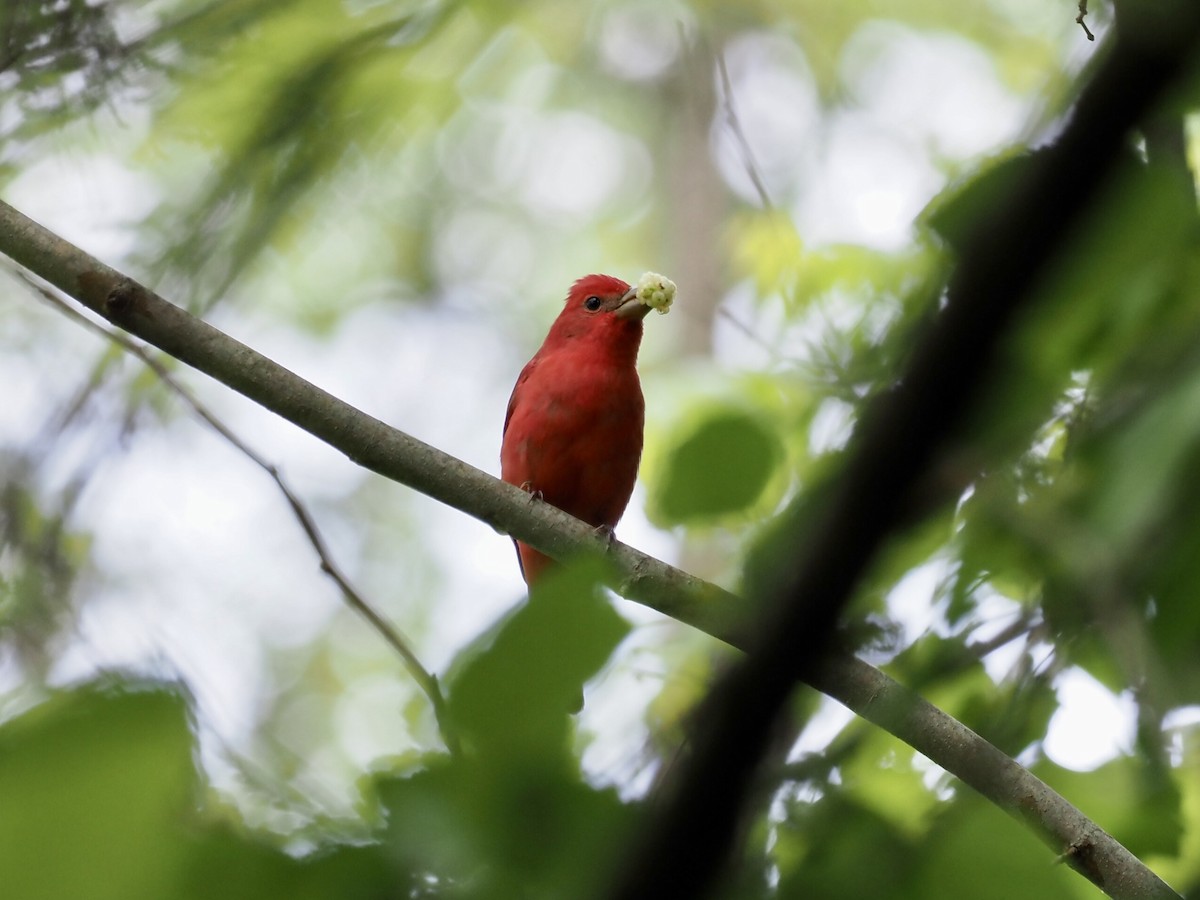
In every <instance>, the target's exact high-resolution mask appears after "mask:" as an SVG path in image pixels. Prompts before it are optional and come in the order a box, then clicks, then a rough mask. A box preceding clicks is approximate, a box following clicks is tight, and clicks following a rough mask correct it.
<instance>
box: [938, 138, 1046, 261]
mask: <svg viewBox="0 0 1200 900" xmlns="http://www.w3.org/2000/svg"><path fill="white" fill-rule="evenodd" d="M1038 158H1039V157H1038V156H1037V154H1036V153H1019V154H1014V155H1011V156H1004V157H1001V158H1000V159H997V160H994V161H993V162H992V163H991V164H989V165H987V166H986V167H984V168H983V169H982V171H979V172H977V173H976V174H974V175H973V176H972V177H971V178H970V179H969V180H968V181H966V182H964V183H962V184H956V185H952V186H951V187H949V188H947V189H946V190H945V191H943V192H942V193H941V194H939V195H938V196H937V197H935V198H934V199H933V201H932V202H931V203H930V204H929V205H928V206H927V207H926V208H925V210H924V212H922V213H921V216H920V220H921V221H922V222H923V224H925V225H926V226H928V227H929V228H930V229H931V230H932V231H933V232H934V233H935V234H937V236H938V237H940V238H941V239H942V240H943V241H945V242H946V243H947V244H948V245H949V246H950V247H951V248H953V249H954V250H955V251H962V249H963V248H964V247H965V246H966V245H967V244H968V243H970V241H972V240H974V237H975V235H976V233H978V232H979V231H980V230H981V229H983V228H986V227H987V223H988V221H989V220H990V218H991V213H992V210H994V209H995V208H996V207H997V206H999V205H1000V204H1001V203H1002V202H1007V201H1008V200H1009V198H1010V196H1011V194H1012V192H1013V190H1014V189H1015V188H1016V187H1017V185H1019V184H1020V183H1021V182H1022V181H1023V180H1024V179H1025V178H1027V177H1028V176H1029V170H1030V167H1031V166H1034V165H1037V160H1038Z"/></svg>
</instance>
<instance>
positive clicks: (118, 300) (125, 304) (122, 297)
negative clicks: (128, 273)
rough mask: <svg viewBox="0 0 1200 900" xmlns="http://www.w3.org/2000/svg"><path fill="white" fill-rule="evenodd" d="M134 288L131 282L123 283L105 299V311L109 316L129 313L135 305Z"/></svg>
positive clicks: (118, 284)
mask: <svg viewBox="0 0 1200 900" xmlns="http://www.w3.org/2000/svg"><path fill="white" fill-rule="evenodd" d="M133 291H134V286H133V283H132V282H130V281H121V282H118V283H117V285H116V286H115V287H114V288H113V289H112V290H111V291H109V292H108V295H107V296H106V297H105V298H104V309H105V311H107V312H108V313H109V315H113V316H119V315H122V314H124V313H126V312H128V311H129V307H130V306H131V305H132V304H133Z"/></svg>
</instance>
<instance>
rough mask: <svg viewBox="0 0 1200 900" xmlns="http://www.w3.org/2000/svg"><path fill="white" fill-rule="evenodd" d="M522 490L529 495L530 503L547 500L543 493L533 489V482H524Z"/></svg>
mask: <svg viewBox="0 0 1200 900" xmlns="http://www.w3.org/2000/svg"><path fill="white" fill-rule="evenodd" d="M521 490H523V491H524V492H525V493H527V494H528V495H529V500H530V502H533V501H535V500H545V499H546V498H545V497H543V496H542V492H541V491H536V490H534V489H533V482H532V481H526V482H523V483H522V484H521Z"/></svg>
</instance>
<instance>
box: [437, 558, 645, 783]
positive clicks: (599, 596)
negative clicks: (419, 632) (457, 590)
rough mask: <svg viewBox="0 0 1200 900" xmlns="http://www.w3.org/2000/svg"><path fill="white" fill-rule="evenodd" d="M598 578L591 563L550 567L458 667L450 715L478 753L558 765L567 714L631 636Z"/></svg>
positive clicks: (594, 562)
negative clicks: (526, 597) (524, 599)
mask: <svg viewBox="0 0 1200 900" xmlns="http://www.w3.org/2000/svg"><path fill="white" fill-rule="evenodd" d="M601 574H602V569H601V563H600V562H599V561H597V560H587V559H584V560H577V561H574V562H572V563H571V564H570V565H564V566H559V567H556V568H554V569H553V570H551V571H550V573H549V574H547V575H546V576H545V577H544V578H543V579H542V580H540V581H539V582H538V585H537V588H536V589H535V590H534V591H533V592H532V593H531V595H530V598H529V600H528V602H526V603H525V604H524V605H523V606H522V607H520V608H519V609H518V610H517V611H516V612H515V613H513V614H511V615H509V616H508V617H507V619H506V620H505V621H504V622H503V623H502V625H501V626H500V628H499V629H498V630H497V631H496V632H495V634H494V636H492V638H491V640H490V643H489V644H488V645H487V646H486V647H485V648H484V649H482V650H481V651H476V652H474V653H473V654H472V655H471V656H470V657H469V658H467V659H465V660H464V661H462V663H460V664H456V668H458V672H457V674H456V675H455V676H454V677H453V679H452V681H451V683H450V685H449V688H450V697H449V704H450V712H451V715H452V717H453V719H454V722H455V723H456V725H457V727H459V728H460V729H462V731H463V733H464V736H465V737H466V739H467V741H468V743H469V744H471V745H472V746H473V747H474V748H475V750H476V751H477V752H479V753H483V754H485V755H488V756H497V755H500V756H520V755H526V756H527V757H528V759H530V760H531V761H549V760H559V759H560V758H561V754H563V753H564V752H565V750H566V738H567V734H568V713H570V712H573V711H575V710H577V709H578V707H579V703H580V698H581V697H582V693H583V686H584V684H585V683H586V682H587V680H588V679H589V678H591V677H592V676H593V675H595V674H596V672H597V671H599V669H600V667H601V666H602V665H604V662H605V661H606V660H607V659H608V657H609V656H610V655H611V653H612V651H613V650H614V649H615V648H616V646H617V644H618V643H619V642H620V641H621V639H622V638H623V637H624V636H625V634H626V633H627V632H628V630H629V626H628V624H627V623H626V622H625V620H624V619H622V618H621V617H620V616H619V615H617V613H616V612H615V611H614V610H613V608H612V607H611V606H610V605H609V602H608V600H607V599H606V598H605V596H604V594H603V591H602V590H601V588H600V586H599V579H600V575H601ZM531 764H534V763H532V762H531ZM536 764H539V765H540V764H541V762H537V763H536Z"/></svg>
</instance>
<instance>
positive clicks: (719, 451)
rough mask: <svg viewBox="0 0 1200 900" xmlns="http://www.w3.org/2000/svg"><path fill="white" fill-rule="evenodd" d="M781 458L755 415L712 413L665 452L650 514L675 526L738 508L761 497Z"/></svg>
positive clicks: (777, 446) (775, 442) (772, 438)
mask: <svg viewBox="0 0 1200 900" xmlns="http://www.w3.org/2000/svg"><path fill="white" fill-rule="evenodd" d="M782 458H783V451H782V448H781V446H780V443H779V438H778V437H777V436H776V434H775V432H774V431H773V430H772V429H771V428H770V427H768V426H767V425H765V424H764V423H763V422H762V421H760V420H759V419H758V418H757V417H756V416H754V415H752V414H750V413H746V412H742V411H740V410H735V409H725V410H718V411H716V412H712V413H710V414H708V415H707V416H706V417H705V418H704V419H703V420H702V421H701V422H700V423H699V424H698V425H696V426H694V427H693V428H692V429H691V430H690V432H689V433H688V434H687V435H686V436H685V437H683V438H681V439H680V440H679V441H678V443H677V444H676V446H675V447H674V449H673V450H672V451H671V452H670V453H669V455H668V460H667V462H666V463H665V464H664V465H663V466H662V467H661V468H660V470H659V471H660V478H661V480H660V482H659V483H658V484H656V485H654V486H653V494H652V495H651V499H650V513H651V515H652V516H653V517H654V518H655V519H656V520H657V521H659V522H661V523H663V524H675V523H682V522H692V521H696V520H703V519H712V518H715V517H718V516H723V515H729V514H732V513H737V512H741V511H743V510H745V509H747V508H748V507H750V506H752V505H753V504H754V503H755V502H756V501H757V500H758V499H759V497H760V496H761V495H762V492H763V490H764V489H765V488H766V486H767V483H768V482H769V481H770V480H771V478H772V476H773V475H774V474H775V471H776V467H777V466H778V465H779V463H780V462H781V461H782Z"/></svg>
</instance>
